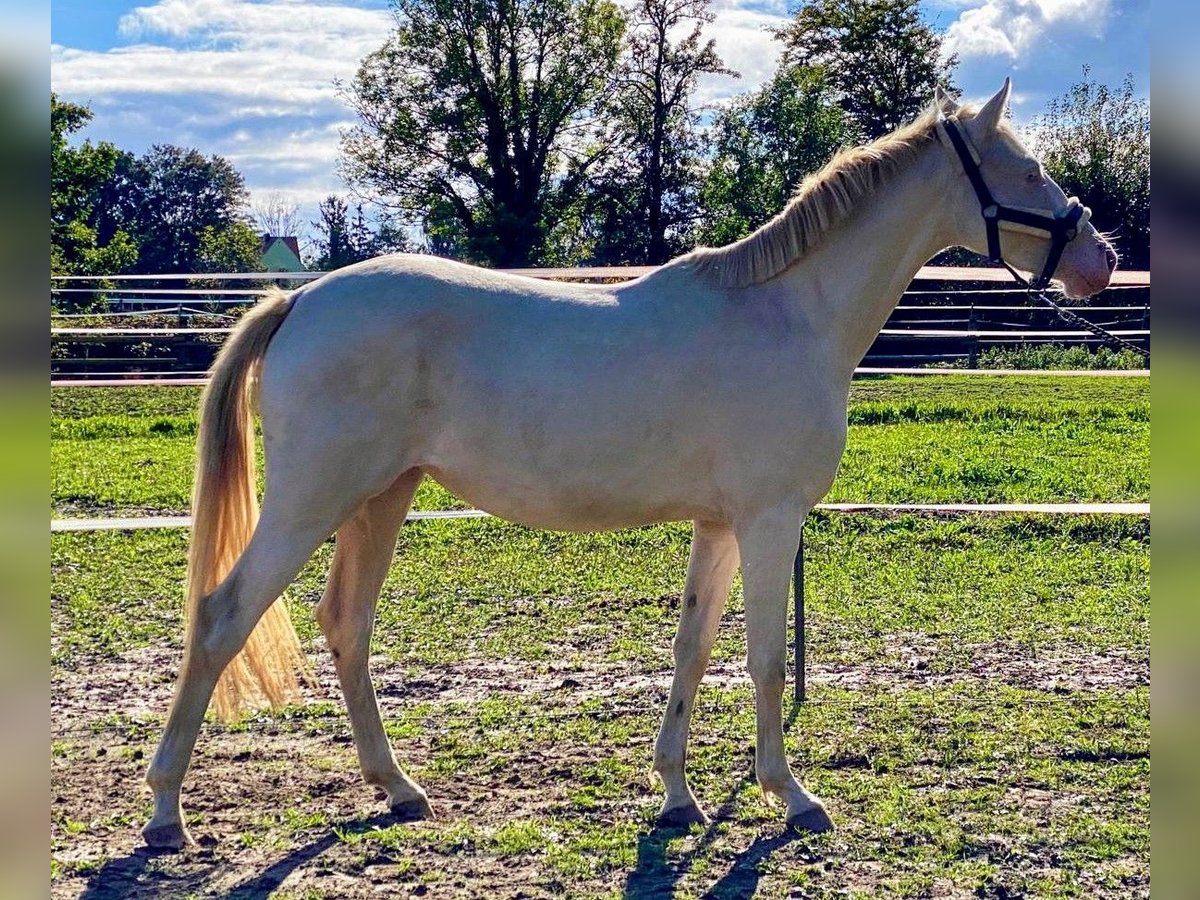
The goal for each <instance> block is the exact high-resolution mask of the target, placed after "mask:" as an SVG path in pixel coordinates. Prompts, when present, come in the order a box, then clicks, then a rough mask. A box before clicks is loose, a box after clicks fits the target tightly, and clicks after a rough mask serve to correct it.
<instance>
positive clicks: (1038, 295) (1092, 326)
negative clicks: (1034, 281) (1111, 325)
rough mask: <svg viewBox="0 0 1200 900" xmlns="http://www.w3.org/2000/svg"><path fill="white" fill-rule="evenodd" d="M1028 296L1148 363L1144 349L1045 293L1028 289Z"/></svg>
mask: <svg viewBox="0 0 1200 900" xmlns="http://www.w3.org/2000/svg"><path fill="white" fill-rule="evenodd" d="M1029 295H1030V296H1031V297H1033V298H1034V299H1035V300H1041V301H1042V302H1043V303H1045V304H1046V305H1047V306H1049V307H1050V308H1051V309H1052V310H1054V311H1055V312H1056V313H1058V317H1059V318H1060V319H1062V320H1063V321H1064V322H1070V323H1071V324H1073V325H1078V326H1080V327H1081V328H1085V329H1087V330H1088V331H1090V332H1091V333H1092V334H1094V335H1096V337H1098V338H1100V339H1101V340H1103V341H1107V342H1108V343H1110V344H1112V345H1113V346H1115V347H1120V348H1121V349H1122V350H1132V351H1133V352H1134V353H1136V354H1137V355H1138V356H1140V357H1141V358H1142V359H1144V360H1147V361H1148V360H1149V359H1150V351H1149V350H1147V349H1145V348H1144V347H1139V346H1138V345H1137V344H1135V343H1133V342H1132V341H1127V340H1125V338H1122V337H1117V335H1115V334H1113V333H1112V332H1111V331H1109V330H1108V329H1106V328H1104V327H1102V326H1100V325H1097V324H1096V323H1095V322H1089V321H1088V320H1087V319H1085V318H1083V316H1077V315H1076V314H1075V313H1073V312H1071V311H1070V310H1069V309H1063V308H1062V307H1061V306H1059V305H1058V304H1057V303H1055V302H1054V301H1053V300H1051V299H1050V298H1049V297H1047V296H1046V292H1045V291H1034V290H1032V289H1030V291H1029Z"/></svg>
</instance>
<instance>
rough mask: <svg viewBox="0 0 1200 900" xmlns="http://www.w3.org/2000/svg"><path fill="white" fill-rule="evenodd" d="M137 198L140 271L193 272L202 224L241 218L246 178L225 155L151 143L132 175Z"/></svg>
mask: <svg viewBox="0 0 1200 900" xmlns="http://www.w3.org/2000/svg"><path fill="white" fill-rule="evenodd" d="M132 178H133V181H134V182H135V184H136V189H137V195H138V198H139V200H140V202H139V203H138V205H137V210H136V217H137V224H136V231H137V238H138V244H139V247H140V248H141V256H140V259H139V261H138V268H139V270H140V271H142V272H148V273H160V272H161V273H166V272H192V271H196V270H197V269H198V268H199V265H200V241H201V238H202V236H203V235H204V233H205V229H207V228H212V229H213V230H215V231H218V232H219V231H223V230H225V229H227V228H229V227H231V226H232V225H234V223H237V222H242V221H243V219H242V211H243V209H244V208H245V205H246V199H247V193H246V183H245V180H244V179H243V178H242V175H241V173H240V172H238V171H237V170H236V169H235V168H234V167H233V166H232V165H231V164H230V163H229V161H228V160H226V159H224V158H222V157H220V156H215V155H214V156H211V157H206V156H204V154H202V153H201V152H200V151H199V150H187V149H184V148H182V147H172V146H168V145H156V146H154V147H151V148H150V150H149V151H148V152H147V153H146V154H145V155H144V156H143V157H141V158H140V159H139V160H138V162H137V167H136V170H135V171H134V173H133V175H132Z"/></svg>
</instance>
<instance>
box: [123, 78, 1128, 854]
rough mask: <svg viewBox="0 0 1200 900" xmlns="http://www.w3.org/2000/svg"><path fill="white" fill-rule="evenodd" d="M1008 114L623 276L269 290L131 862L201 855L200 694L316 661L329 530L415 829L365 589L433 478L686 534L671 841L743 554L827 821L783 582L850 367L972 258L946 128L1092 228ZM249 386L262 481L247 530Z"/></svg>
mask: <svg viewBox="0 0 1200 900" xmlns="http://www.w3.org/2000/svg"><path fill="white" fill-rule="evenodd" d="M1008 96H1009V84H1008V82H1005V85H1004V87H1003V88H1002V89H1001V90H1000V91H999V93H997V94H996V95H995V96H994V97H992V98H991V100H989V101H988V102H987V103H986V105H984V106H983V107H982V108H980V109H978V110H975V109H969V108H959V107H958V106H957V105H956V104H954V103H953V102H952V101H950V100H949V99H948V98H946V97H944V96H941V95H939V97H938V98H937V101H936V102H935V103H934V104H933V106H932V107H931V109H930V111H929V112H928V113H926V114H925V115H924V116H923V117H922V118H920V119H919V120H918V121H916V122H914V123H913V124H911V125H908V126H906V127H904V128H902V129H900V130H899V131H897V132H895V133H894V134H891V135H889V136H887V137H885V138H882V139H881V140H878V141H876V142H875V143H873V144H871V145H869V146H865V147H859V148H856V149H852V150H848V151H846V152H843V153H841V154H840V155H838V156H837V157H836V158H834V159H833V160H832V161H831V162H830V163H829V164H828V165H827V166H826V167H825V168H824V169H823V170H822V171H821V172H819V173H817V174H816V175H814V176H812V177H810V178H809V179H808V180H806V181H805V183H804V184H803V186H802V187H801V189H800V191H799V193H798V194H797V196H796V197H795V198H794V199H793V200H792V201H791V202H790V203H789V204H788V206H787V208H786V209H784V211H783V212H782V213H781V214H780V215H778V216H777V217H776V218H775V219H773V220H772V221H770V222H769V223H767V224H766V225H765V226H763V227H762V228H760V229H759V230H758V231H757V232H755V233H754V234H752V235H750V236H749V237H747V238H745V239H744V240H742V241H739V242H737V243H735V244H733V245H731V246H728V247H724V248H721V249H702V250H697V251H695V252H693V253H689V254H687V255H685V256H682V257H680V258H678V259H676V260H674V261H673V262H671V263H668V264H667V265H665V266H663V267H661V268H660V269H657V270H656V271H654V272H652V273H651V274H649V275H647V276H645V277H643V278H639V279H638V280H636V281H632V282H629V283H626V284H621V285H615V286H614V285H588V286H576V285H569V284H560V283H549V282H544V281H536V280H532V279H529V278H523V277H517V276H512V275H506V274H501V273H497V272H494V271H487V270H484V269H479V268H474V267H472V266H467V265H462V264H459V263H455V262H449V261H446V260H442V259H435V258H431V257H427V256H407V255H399V256H389V257H382V258H379V259H375V260H371V261H369V262H364V263H360V264H358V265H354V266H350V267H348V268H345V269H342V270H340V271H337V272H334V273H331V274H329V275H327V276H325V277H323V278H321V279H320V280H318V281H316V282H314V283H313V284H311V285H309V286H307V287H304V288H301V289H300V290H298V291H296V292H294V293H292V294H290V295H285V294H282V293H275V294H272V295H268V296H267V297H266V298H264V299H263V301H262V302H260V303H259V304H258V305H257V307H256V308H255V309H254V310H253V311H252V312H251V313H250V314H249V315H247V316H246V318H245V319H244V320H243V322H242V323H241V325H239V327H238V328H237V329H236V330H235V332H234V333H233V335H232V336H231V337H230V339H229V341H228V342H227V343H226V345H225V347H224V349H223V350H222V352H221V354H220V357H219V358H218V360H217V362H216V364H215V366H214V369H213V373H212V382H211V384H210V386H209V388H208V390H207V392H206V394H205V398H204V401H203V409H202V419H201V430H200V437H199V463H198V467H197V480H196V488H195V498H194V504H193V514H194V516H195V522H194V526H193V528H194V531H193V536H192V543H191V553H190V558H189V568H188V628H187V636H186V651H185V654H184V659H183V664H182V666H181V668H180V672H179V680H178V685H177V688H176V692H175V697H174V700H173V702H172V705H171V711H170V715H169V718H168V720H167V724H166V728H165V731H164V733H163V735H162V741H161V743H160V745H159V748H158V751H157V753H156V754H155V756H154V759H153V761H152V763H151V764H150V768H149V772H148V775H147V780H148V782H149V784H150V786H151V788H152V789H153V792H154V814H153V818H152V819H151V820H150V822H149V823H148V824H147V825H146V827H145V828H144V829H143V835H144V837H145V840H146V841H147V843H149V844H151V845H153V846H161V847H180V846H182V845H183V844H185V843H187V842H189V841H190V840H191V838H190V836H189V835H188V832H187V830H186V829H185V827H184V820H183V813H182V808H181V805H180V789H181V785H182V782H183V779H184V775H185V773H186V771H187V768H188V764H189V760H190V757H191V753H192V749H193V747H194V744H195V740H196V736H197V733H198V730H199V728H200V724H201V721H202V719H203V718H204V714H205V711H206V709H207V708H208V705H209V701H210V698H211V697H212V695H213V693H214V689H215V690H216V709H217V712H218V713H219V714H221V715H226V716H227V715H231V714H233V713H235V712H236V710H237V709H238V708H239V706H240V705H243V704H245V703H247V702H258V703H262V702H264V701H266V702H270V703H281V702H288V701H289V700H292V699H294V698H295V697H296V696H297V695H296V690H295V689H296V687H297V677H298V673H303V672H304V671H306V670H305V665H304V656H303V654H302V652H301V649H300V647H299V643H298V641H297V638H296V633H295V631H294V630H293V627H292V624H291V621H290V619H289V617H288V613H287V610H286V609H285V608H284V607H283V606H282V604H281V603H280V602H277V598H278V597H280V594H281V593H282V591H283V590H284V588H285V587H286V586H287V584H288V583H289V582H290V581H291V580H292V579H293V578H294V577H295V576H296V574H297V572H298V571H299V570H300V568H301V566H302V565H303V564H304V562H305V561H306V560H307V559H308V558H309V556H310V555H311V554H312V553H313V551H314V550H315V549H316V548H317V547H318V546H319V545H320V544H321V542H323V541H324V540H325V539H326V538H328V536H329V535H330V534H331V533H332V532H334V531H336V532H337V549H336V552H335V554H334V559H333V566H332V571H331V574H330V578H329V584H328V587H327V588H326V590H325V594H324V597H323V598H322V600H321V602H320V604H319V605H318V606H317V609H316V615H317V620H318V622H319V623H320V626H321V628H322V630H323V631H324V633H325V636H326V638H327V639H328V643H329V648H330V650H331V652H332V654H333V658H334V661H335V665H336V669H337V674H338V678H339V680H340V682H341V686H342V691H343V693H344V694H345V698H346V704H347V706H348V707H349V713H350V721H351V724H352V726H353V731H354V739H355V742H356V745H357V748H358V755H359V760H360V763H361V767H362V773H363V776H364V777H365V779H366V780H367V781H368V782H369V783H371V784H375V785H378V786H379V787H381V788H382V789H383V790H384V791H386V793H387V802H388V804H389V805H390V807H391V808H392V810H394V811H395V812H396V813H397V814H398V815H402V816H407V817H425V816H429V815H431V809H430V806H429V801H428V799H427V798H426V794H425V792H424V791H423V790H422V789H421V787H420V786H419V785H417V784H416V783H415V782H414V781H413V780H412V779H411V778H409V776H408V775H406V774H405V773H404V772H403V771H402V770H401V768H400V766H399V765H397V762H396V758H395V756H394V755H393V753H392V749H391V746H390V745H389V743H388V740H387V738H386V736H385V735H384V729H383V724H382V721H381V719H380V714H379V708H378V705H377V703H376V699H375V694H374V690H373V688H372V685H371V679H370V675H369V673H368V671H367V656H368V645H369V641H370V637H371V630H372V626H373V621H374V607H375V603H376V601H377V599H378V594H379V590H380V586H381V584H382V582H383V580H384V576H385V574H386V572H387V570H388V566H389V564H390V561H391V558H392V554H393V552H394V549H395V542H396V535H397V532H398V530H399V528H400V526H401V523H402V522H403V521H404V519H405V515H406V513H407V512H408V509H409V504H410V502H411V501H412V498H413V494H414V492H415V491H416V488H417V485H418V483H419V482H420V481H421V479H422V478H424V477H426V476H429V477H431V478H433V479H435V480H437V481H438V482H440V483H441V484H443V485H445V486H446V487H447V488H448V489H449V490H451V491H453V492H454V493H455V494H456V495H458V496H459V497H462V498H463V499H465V500H467V501H469V502H471V503H472V504H474V505H475V506H477V507H480V508H482V509H485V510H488V511H489V512H492V513H494V514H495V515H497V516H500V517H503V518H505V519H508V520H510V521H514V522H520V523H523V524H525V525H529V526H534V527H539V528H554V529H563V530H572V531H595V530H607V529H617V528H629V527H633V526H638V525H645V524H647V523H653V522H665V521H676V520H685V519H690V520H692V521H693V522H694V523H695V536H694V539H693V542H692V548H691V559H690V561H689V563H688V571H687V580H686V584H685V587H684V591H683V596H684V598H685V599H684V602H683V603H682V604H681V617H680V623H679V631H678V634H677V636H676V638H675V643H674V655H675V674H674V679H673V681H672V684H671V691H670V698H669V699H668V701H667V708H666V713H665V716H664V718H663V722H662V727H661V730H660V731H659V734H658V740H657V742H656V745H655V749H654V769H655V771H656V772H657V773H658V774H659V775H660V776H661V779H662V782H663V785H664V787H665V790H666V799H665V802H664V803H663V807H662V812H661V821H663V822H664V823H670V824H682V823H690V822H703V821H704V820H705V816H704V813H703V812H702V810H701V808H700V805H699V804H698V803H697V801H696V798H695V797H694V796H693V794H692V792H691V789H690V788H689V787H688V783H687V780H686V778H685V775H684V758H685V755H686V749H687V739H688V727H689V721H690V718H691V713H692V706H693V701H694V699H695V696H696V688H697V685H698V684H699V682H700V679H701V677H702V675H703V673H704V670H705V667H706V665H707V662H708V659H709V654H710V650H711V648H712V643H713V638H714V633H715V631H716V628H717V623H718V621H719V620H720V617H721V611H722V608H723V606H724V604H725V601H726V599H727V596H728V594H729V589H730V585H731V582H732V579H733V575H734V570H735V569H736V568H737V566H738V564H739V561H740V564H741V567H742V575H743V580H744V585H745V607H746V632H747V634H746V637H747V658H748V667H749V672H750V675H751V677H752V679H753V682H754V692H755V703H756V709H757V732H758V734H757V752H756V755H755V769H756V774H757V777H758V781H759V784H760V785H761V787H762V789H763V790H764V791H765V792H767V793H768V794H773V795H776V796H778V797H780V798H782V799H783V800H784V801H785V802H786V803H787V821H788V823H790V824H791V825H793V826H797V827H803V828H808V829H812V830H814V831H821V830H825V829H828V828H831V827H832V822H831V820H830V818H829V816H828V814H827V813H826V811H825V809H824V807H823V806H822V804H821V802H820V801H819V800H818V799H817V798H816V797H814V796H813V795H812V794H810V793H809V792H808V791H806V790H805V789H804V788H803V787H802V786H801V785H800V783H799V782H797V780H796V779H795V777H793V775H792V771H791V769H790V767H789V765H788V761H787V759H786V758H785V756H784V745H783V729H782V694H783V688H784V669H785V659H786V647H785V642H786V637H785V633H786V617H787V596H788V585H789V575H790V572H791V564H792V560H793V558H794V557H795V555H796V550H797V546H798V542H799V536H800V527H801V524H802V522H803V521H804V518H805V516H806V515H807V513H808V511H809V510H810V509H811V508H812V507H813V505H814V504H815V503H817V501H818V500H820V498H821V497H822V496H823V495H824V494H825V492H826V491H827V490H828V488H829V486H830V484H831V483H832V481H833V478H834V474H835V473H836V471H837V467H838V462H839V460H840V459H841V456H842V450H843V448H844V445H845V440H846V405H847V398H848V394H849V387H850V379H851V375H852V373H853V371H854V368H855V366H856V365H857V364H858V362H859V361H860V360H861V359H862V356H863V354H864V353H865V352H866V350H867V349H868V347H870V345H871V342H872V341H873V340H874V339H875V336H876V335H877V334H878V333H879V330H880V328H881V327H882V326H883V324H884V322H885V321H886V319H887V318H888V315H889V313H890V312H891V310H892V308H893V307H894V306H895V304H896V303H897V301H898V300H899V298H900V296H901V294H902V292H903V291H904V289H905V287H906V286H907V285H908V284H909V282H910V281H911V280H912V278H913V277H914V275H915V274H916V272H917V270H918V269H919V268H920V266H921V265H922V264H923V263H924V262H925V261H926V260H928V259H929V257H930V256H932V255H933V254H934V253H936V252H937V251H939V250H941V249H942V248H944V247H948V246H951V245H965V246H967V247H970V248H972V249H976V250H980V251H982V250H984V249H985V247H986V234H985V227H984V220H983V219H982V218H981V215H980V202H979V200H978V199H977V196H976V194H975V192H974V191H973V189H972V184H971V183H970V181H969V178H968V176H967V174H966V173H965V172H964V163H963V162H962V161H960V156H959V155H958V154H956V152H955V149H954V148H953V147H951V146H950V142H949V140H948V136H947V132H948V130H949V128H951V127H952V128H954V129H955V131H956V133H957V134H959V135H962V136H964V137H965V142H966V143H965V146H968V147H969V148H970V152H971V155H972V157H973V159H974V160H975V162H976V163H977V165H978V169H979V171H980V172H981V174H982V178H983V179H984V181H986V184H987V185H988V186H989V187H990V189H991V191H993V192H994V195H995V197H996V198H997V202H999V203H1003V204H1007V205H1008V207H1019V208H1025V209H1026V210H1028V209H1030V208H1034V209H1036V210H1045V211H1048V213H1047V214H1046V215H1048V216H1052V217H1057V218H1059V219H1062V218H1064V217H1066V216H1067V215H1068V213H1070V212H1071V211H1072V210H1075V218H1074V220H1073V221H1078V219H1079V218H1080V216H1079V212H1078V202H1077V201H1074V200H1068V198H1067V197H1066V196H1065V195H1064V194H1063V193H1062V191H1061V190H1060V189H1059V188H1058V186H1057V185H1055V184H1054V183H1053V182H1052V181H1051V180H1050V179H1049V178H1047V177H1046V175H1045V172H1044V171H1043V169H1042V168H1041V166H1040V165H1039V164H1038V161H1037V160H1036V159H1035V158H1034V157H1033V156H1031V155H1030V153H1029V152H1028V151H1027V150H1026V149H1024V148H1023V147H1022V145H1021V144H1020V142H1019V141H1018V140H1017V138H1016V137H1015V136H1014V134H1013V132H1012V131H1011V130H1010V128H1009V127H1008V126H1007V125H1006V124H1005V123H1004V121H1003V112H1004V109H1005V107H1006V105H1007V102H1008ZM947 119H949V120H950V122H949V123H948V122H947V121H946V120H947ZM964 152H965V151H964ZM1002 208H1003V207H1002ZM1078 224H1079V228H1078V233H1077V234H1075V232H1074V229H1072V232H1071V235H1072V239H1071V240H1070V242H1069V243H1067V244H1066V246H1065V250H1064V252H1063V255H1062V259H1061V265H1060V266H1059V271H1058V278H1059V279H1060V280H1061V282H1062V284H1063V286H1064V287H1065V290H1066V292H1067V293H1068V294H1070V295H1072V296H1082V295H1090V294H1093V293H1095V292H1097V291H1099V290H1101V289H1103V288H1104V287H1105V286H1106V285H1107V284H1108V281H1109V276H1110V273H1111V271H1112V269H1113V268H1114V267H1115V265H1116V255H1115V254H1114V253H1113V251H1112V249H1111V247H1110V246H1109V245H1108V243H1107V242H1106V241H1105V240H1104V239H1103V238H1102V237H1101V236H1100V235H1098V234H1097V232H1096V231H1095V229H1094V228H1092V226H1091V225H1090V224H1089V223H1088V222H1087V221H1086V217H1084V218H1083V221H1081V222H1078ZM1002 229H1003V234H1004V238H1003V249H1004V254H1005V256H1006V257H1007V260H1008V261H1009V262H1010V263H1012V264H1013V265H1015V266H1017V267H1020V268H1022V269H1025V270H1028V271H1035V272H1036V271H1038V270H1039V268H1041V267H1042V266H1043V263H1044V262H1045V260H1046V259H1047V256H1048V254H1049V246H1050V243H1051V242H1050V239H1049V237H1048V236H1047V234H1045V233H1041V232H1039V231H1038V229H1037V228H1030V227H1029V226H1028V225H1024V226H1022V225H1017V226H1015V227H1004V226H1003V225H1002ZM254 388H257V394H258V397H257V400H258V405H259V408H260V410H261V416H262V432H263V440H264V444H265V449H266V459H267V489H266V495H265V497H264V499H263V504H262V513H261V518H260V517H259V516H258V512H257V503H256V499H255V488H254V485H255V479H254V473H253V460H254V455H253V433H254V432H253V428H252V414H253V407H252V404H253V402H254V400H255V397H254V396H253V394H254ZM256 625H257V627H256ZM239 651H241V652H240V653H239ZM223 672H224V676H223V677H222V673H223ZM218 682H219V685H218Z"/></svg>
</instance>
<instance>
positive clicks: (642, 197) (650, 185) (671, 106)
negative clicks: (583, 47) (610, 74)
mask: <svg viewBox="0 0 1200 900" xmlns="http://www.w3.org/2000/svg"><path fill="white" fill-rule="evenodd" d="M712 21H713V14H712V13H711V12H710V11H709V0H639V2H637V3H636V4H635V5H634V6H633V8H632V9H631V10H630V12H629V23H628V28H629V36H628V46H627V52H626V59H625V62H624V64H623V66H622V69H621V77H620V90H619V94H618V102H617V103H616V104H615V106H614V110H613V113H614V116H615V121H616V123H617V133H618V135H619V137H620V140H621V145H622V146H621V151H620V152H619V153H614V154H613V156H612V157H611V158H610V160H609V162H608V166H607V169H606V171H605V173H604V176H603V177H602V178H600V179H598V185H597V191H596V202H595V205H596V207H597V209H598V216H597V218H598V221H597V223H596V224H595V226H594V227H595V231H596V236H595V246H594V255H595V258H596V259H597V261H600V262H610V263H617V262H621V263H641V264H650V265H659V264H661V263H664V262H666V261H667V260H668V259H670V258H671V257H672V256H675V255H676V254H677V253H678V252H680V251H681V250H683V249H685V248H686V245H687V243H688V241H687V238H688V234H687V233H688V231H689V229H690V228H691V226H692V225H693V224H694V222H695V220H696V218H697V215H698V193H699V192H698V185H699V182H700V179H701V177H702V173H701V151H702V146H701V140H700V135H699V133H698V128H697V122H698V118H699V117H698V114H697V112H696V110H695V109H694V107H693V106H692V104H691V96H692V93H693V92H694V91H695V88H696V81H697V79H698V77H699V76H700V75H704V74H718V75H729V76H732V77H735V78H736V77H738V75H737V73H736V72H733V71H731V70H729V69H727V68H725V66H724V65H723V64H722V62H721V58H720V57H719V56H718V55H717V52H716V50H715V48H714V42H713V41H712V40H711V39H710V40H707V41H705V40H704V39H703V37H702V32H703V28H704V26H705V25H707V24H709V23H711V22H712ZM689 26H690V27H689ZM681 29H687V30H685V31H683V32H682V33H681Z"/></svg>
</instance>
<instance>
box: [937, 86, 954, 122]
mask: <svg viewBox="0 0 1200 900" xmlns="http://www.w3.org/2000/svg"><path fill="white" fill-rule="evenodd" d="M933 102H934V103H936V104H937V108H938V109H940V110H941V111H942V112H943V113H944V114H945V115H947V116H952V115H954V114H955V113H956V112H958V101H957V100H955V99H954V98H953V97H951V96H950V95H949V94H948V93H947V92H946V89H945V88H944V87H942V86H941V85H940V84H939V85H937V86H936V87H935V88H934V89H933Z"/></svg>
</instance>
